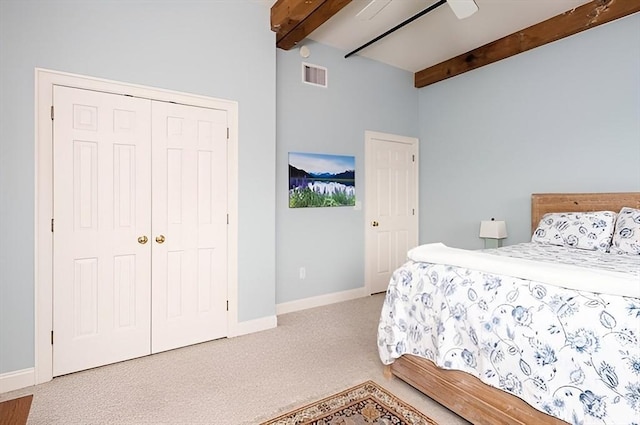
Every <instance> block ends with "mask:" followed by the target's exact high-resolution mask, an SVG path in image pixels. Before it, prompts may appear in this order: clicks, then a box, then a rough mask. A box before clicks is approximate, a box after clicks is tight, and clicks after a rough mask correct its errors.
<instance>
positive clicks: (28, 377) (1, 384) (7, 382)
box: [0, 367, 36, 394]
mask: <svg viewBox="0 0 640 425" xmlns="http://www.w3.org/2000/svg"><path fill="white" fill-rule="evenodd" d="M35 382H36V374H35V369H34V368H32V367H31V368H29V369H22V370H16V371H15V372H7V373H2V374H0V394H2V393H8V392H9V391H14V390H19V389H20V388H25V387H30V386H33V385H35Z"/></svg>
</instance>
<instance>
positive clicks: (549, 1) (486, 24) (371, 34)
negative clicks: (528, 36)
mask: <svg viewBox="0 0 640 425" xmlns="http://www.w3.org/2000/svg"><path fill="white" fill-rule="evenodd" d="M372 1H373V2H383V4H384V3H387V1H388V0H353V1H352V2H351V3H349V4H348V5H347V6H345V7H344V8H343V9H342V10H341V11H340V12H338V13H337V14H336V15H335V16H333V17H332V18H331V19H329V21H327V22H326V23H324V24H323V25H322V26H320V28H318V29H316V30H315V31H314V32H313V33H311V34H310V35H309V37H308V38H310V39H312V40H314V41H317V42H320V43H323V44H326V45H329V46H332V47H335V48H338V49H340V50H344V51H345V53H348V52H351V51H353V50H355V49H357V48H358V47H360V46H361V45H363V44H365V43H367V42H368V41H370V40H372V39H373V38H375V37H377V36H379V35H380V34H382V33H384V32H385V31H387V30H389V29H391V28H393V27H394V26H396V25H398V24H399V23H401V22H402V21H404V20H406V19H407V18H409V17H411V16H413V15H415V14H416V13H418V12H420V11H422V10H424V9H426V8H427V7H429V6H430V5H432V4H434V3H436V0H391V1H390V2H389V3H388V5H387V6H385V7H384V8H383V9H382V10H381V11H380V12H379V13H378V14H376V15H375V16H374V17H373V18H372V19H371V20H361V19H358V18H356V15H357V14H358V13H359V12H360V11H361V10H362V9H364V8H365V7H366V6H367V5H369V4H370V3H371V2H372ZM588 2H589V0H476V4H477V5H478V8H479V10H478V12H476V13H475V14H474V15H472V16H471V17H469V18H466V19H462V20H459V19H457V18H456V16H455V15H454V13H453V11H452V10H451V8H450V7H449V5H448V4H443V5H442V6H440V7H438V8H436V9H434V10H432V11H431V12H429V13H427V14H426V15H424V16H422V17H420V18H418V19H417V20H415V21H413V22H411V23H410V24H408V25H406V26H404V27H403V28H401V29H399V30H398V31H396V32H394V33H392V34H390V35H388V36H386V37H385V38H383V39H381V40H379V41H378V42H376V43H374V44H372V45H371V46H369V47H367V48H365V49H363V50H361V51H360V52H359V53H357V55H359V56H364V57H367V58H370V59H374V60H377V61H380V62H383V63H387V64H389V65H392V66H395V67H397V68H401V69H405V70H407V71H411V72H416V71H420V70H422V69H424V68H428V67H430V66H432V65H436V64H438V63H440V62H442V61H445V60H447V59H451V58H452V57H455V56H458V55H460V54H463V53H466V52H468V51H470V50H472V49H475V48H477V47H480V46H482V45H484V44H487V43H490V42H492V41H494V40H497V39H499V38H502V37H504V36H506V35H509V34H511V33H514V32H516V31H519V30H522V29H524V28H527V27H529V26H531V25H534V24H536V23H538V22H541V21H544V20H546V19H549V18H551V17H553V16H556V15H559V14H561V13H564V12H566V11H568V10H571V9H573V8H575V7H577V6H580V5H582V4H584V3H588ZM374 6H375V5H372V7H374ZM300 45H304V41H303V42H301V43H300ZM347 60H348V59H347Z"/></svg>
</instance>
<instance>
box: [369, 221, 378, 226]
mask: <svg viewBox="0 0 640 425" xmlns="http://www.w3.org/2000/svg"><path fill="white" fill-rule="evenodd" d="M371 225H372V226H373V227H378V226H379V225H380V223H378V222H377V221H372V222H371Z"/></svg>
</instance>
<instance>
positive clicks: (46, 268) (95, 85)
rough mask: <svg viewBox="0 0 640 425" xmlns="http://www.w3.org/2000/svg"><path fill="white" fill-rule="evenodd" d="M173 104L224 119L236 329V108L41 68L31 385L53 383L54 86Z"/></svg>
mask: <svg viewBox="0 0 640 425" xmlns="http://www.w3.org/2000/svg"><path fill="white" fill-rule="evenodd" d="M54 85H61V86H67V87H73V88H78V89H85V90H94V91H101V92H106V93H112V94H119V95H126V96H135V97H142V98H145V99H150V100H158V101H165V102H175V103H181V104H185V105H190V106H196V107H204V108H211V109H224V110H227V111H228V112H229V114H228V127H229V136H228V140H227V166H228V167H227V193H228V195H227V196H228V198H227V199H228V200H227V208H228V214H229V224H228V226H227V232H228V241H227V249H228V255H227V274H228V279H227V298H228V301H229V307H228V311H227V336H235V335H237V334H238V333H239V326H238V103H237V102H235V101H230V100H224V99H215V98H211V97H206V96H200V95H195V94H189V93H182V92H177V91H171V90H165V89H158V88H154V87H147V86H141V85H135V84H128V83H122V82H117V81H112V80H106V79H101V78H94V77H88V76H84V75H78V74H70V73H66V72H59V71H52V70H48V69H43V68H36V69H35V170H34V173H35V206H34V213H35V220H34V235H35V237H34V282H35V288H34V328H35V329H34V339H35V341H34V353H35V370H34V373H35V384H41V383H43V382H47V381H50V380H51V379H53V347H52V342H51V339H52V332H53V234H52V231H51V226H52V224H51V220H52V218H53V184H52V182H53V123H52V119H51V113H52V105H53V86H54Z"/></svg>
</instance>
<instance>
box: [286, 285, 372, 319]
mask: <svg viewBox="0 0 640 425" xmlns="http://www.w3.org/2000/svg"><path fill="white" fill-rule="evenodd" d="M368 295H369V294H368V293H367V291H366V288H365V287H362V288H357V289H350V290H348V291H342V292H334V293H331V294H325V295H318V296H316V297H310V298H303V299H301V300H295V301H289V302H286V303H280V304H276V315H280V314H285V313H293V312H294V311H300V310H306V309H308V308H314V307H322V306H323V305H329V304H334V303H339V302H342V301H349V300H354V299H356V298H363V297H366V296H368Z"/></svg>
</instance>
